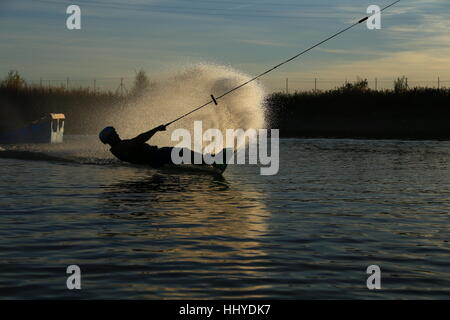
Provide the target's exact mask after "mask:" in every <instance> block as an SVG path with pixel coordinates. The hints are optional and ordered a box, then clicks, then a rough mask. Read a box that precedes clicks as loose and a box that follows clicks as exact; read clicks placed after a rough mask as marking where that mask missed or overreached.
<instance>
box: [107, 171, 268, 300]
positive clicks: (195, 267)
mask: <svg viewBox="0 0 450 320" xmlns="http://www.w3.org/2000/svg"><path fill="white" fill-rule="evenodd" d="M102 188H103V190H104V197H103V199H104V206H105V210H104V211H105V212H108V213H105V214H104V215H105V216H106V217H107V218H110V219H112V220H114V221H116V223H114V224H113V225H114V226H116V225H120V226H121V227H120V228H105V229H104V230H103V231H102V232H101V233H100V234H99V236H100V237H118V238H120V239H122V240H123V239H124V238H127V239H128V240H127V241H132V242H133V243H136V242H138V243H137V245H136V246H132V247H133V249H132V250H133V251H138V252H140V253H141V254H142V253H143V252H146V253H152V254H154V255H156V256H154V257H153V258H152V259H151V263H152V264H154V263H171V264H173V263H175V264H177V265H180V266H183V269H182V270H177V273H178V275H177V277H178V278H180V277H182V275H181V274H183V275H185V277H186V278H187V279H183V280H182V281H187V282H189V283H192V284H198V283H202V282H203V281H208V282H210V281H212V279H214V278H216V277H218V278H219V279H216V281H217V282H218V285H217V287H216V288H214V287H211V288H209V290H222V286H223V284H220V282H221V279H222V278H223V277H225V276H227V277H228V276H230V275H231V276H234V277H246V278H247V277H250V278H255V279H263V278H265V277H266V274H265V268H264V267H258V266H257V264H258V263H261V261H264V260H265V259H266V253H265V252H264V247H263V246H262V245H261V243H260V242H259V241H258V239H260V237H262V236H264V234H265V232H266V231H267V225H266V220H267V217H268V214H269V213H268V212H267V210H266V208H265V206H264V203H263V201H262V199H263V195H262V194H261V193H260V192H258V191H257V190H245V188H235V187H233V186H230V184H229V183H228V182H227V180H226V179H225V178H223V177H222V176H205V175H199V174H182V175H167V174H165V175H163V174H159V173H155V174H152V175H150V176H149V177H144V178H139V179H137V180H136V178H135V179H131V180H125V181H120V182H116V183H113V184H111V185H105V186H103V187H102ZM123 224H124V225H123ZM128 249H130V248H129V247H128V248H127V250H128ZM135 257H136V256H135V255H133V257H132V258H131V259H133V258H134V260H128V261H127V262H128V263H131V264H140V263H142V261H140V258H138V259H136V258H135ZM149 262H150V261H149ZM199 265H203V268H201V269H199ZM213 269H214V270H213ZM144 272H145V274H146V276H147V277H150V278H158V280H159V281H160V280H161V279H162V278H165V276H164V274H167V273H169V274H171V275H172V276H173V271H169V270H166V268H163V269H162V270H153V271H152V270H146V271H144ZM161 273H163V275H161ZM238 275H239V276H238ZM179 280H181V279H179ZM145 282H147V285H144V283H145ZM139 286H140V289H141V290H146V291H148V292H149V293H152V292H155V291H157V290H161V288H157V287H155V284H154V281H140V283H139ZM173 286H174V287H173V288H171V287H170V286H167V284H166V287H165V288H164V290H165V291H167V294H168V295H169V296H171V293H170V292H172V291H173V292H172V295H173V296H175V297H180V292H179V291H178V290H175V288H176V287H177V286H179V282H178V281H177V282H176V283H174V284H173ZM195 286H196V285H194V286H192V287H191V289H192V290H196V288H195ZM264 287H269V286H268V285H255V284H254V283H251V282H249V283H245V282H242V283H240V284H236V290H238V291H253V290H256V289H257V288H259V289H261V288H264Z"/></svg>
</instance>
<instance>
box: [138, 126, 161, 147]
mask: <svg viewBox="0 0 450 320" xmlns="http://www.w3.org/2000/svg"><path fill="white" fill-rule="evenodd" d="M158 131H166V126H165V125H160V126H159V127H156V128H153V129H151V130H149V131H147V132H144V133H141V134H140V135H138V136H137V137H135V138H133V139H131V141H133V142H136V143H146V142H147V141H148V140H149V139H150V138H151V137H153V135H154V134H155V133H157V132H158Z"/></svg>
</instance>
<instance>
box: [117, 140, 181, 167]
mask: <svg viewBox="0 0 450 320" xmlns="http://www.w3.org/2000/svg"><path fill="white" fill-rule="evenodd" d="M109 150H110V151H111V153H112V154H113V155H115V156H116V157H117V158H118V159H120V160H122V161H125V162H130V163H133V164H146V165H150V166H152V167H154V168H159V167H161V166H163V165H165V164H173V162H172V159H171V153H172V148H171V147H164V148H158V147H156V146H150V145H148V144H147V143H139V142H136V141H134V139H130V140H122V141H120V142H118V143H116V144H115V145H114V146H113V147H111V149H109Z"/></svg>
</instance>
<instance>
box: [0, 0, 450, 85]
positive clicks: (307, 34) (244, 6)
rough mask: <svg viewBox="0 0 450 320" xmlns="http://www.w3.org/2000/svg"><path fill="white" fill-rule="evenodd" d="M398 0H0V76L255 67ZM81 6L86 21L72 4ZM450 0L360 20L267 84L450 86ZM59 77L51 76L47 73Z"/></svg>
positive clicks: (414, 2) (414, 3)
mask: <svg viewBox="0 0 450 320" xmlns="http://www.w3.org/2000/svg"><path fill="white" fill-rule="evenodd" d="M390 2H392V1H391V0H367V1H366V0H336V1H330V0H297V1H295V0H247V1H238V0H229V1H227V0H147V1H144V0H128V1H119V0H82V1H81V0H79V1H74V0H70V1H66V0H14V1H13V0H0V30H1V31H0V61H1V62H0V77H2V75H6V73H7V72H8V70H18V71H19V73H20V74H21V75H23V76H24V77H25V78H26V79H27V80H28V81H29V82H32V83H37V82H39V81H40V80H41V79H43V81H44V84H45V83H47V82H48V83H49V84H50V83H52V84H53V83H57V82H58V81H60V82H62V81H64V80H65V79H67V78H69V79H70V83H71V84H75V85H77V84H79V85H80V86H81V85H82V86H85V85H92V83H93V79H96V85H97V86H98V87H100V88H102V87H104V88H106V87H111V86H115V85H117V83H118V81H119V78H120V77H124V79H125V81H128V82H131V81H132V78H133V76H134V75H135V73H136V72H137V71H138V70H140V69H143V70H145V71H146V72H147V74H148V75H149V76H150V78H152V77H157V76H158V75H160V74H163V73H167V72H171V71H173V70H177V69H179V68H180V67H182V66H186V65H189V64H195V63H205V62H207V63H214V64H220V65H226V66H230V67H232V68H235V69H237V70H239V71H242V72H244V73H247V74H249V75H256V74H259V73H261V72H262V71H265V70H266V69H268V68H270V67H272V66H274V65H276V64H278V63H279V62H281V61H283V60H284V59H286V58H289V57H291V56H293V55H295V54H296V53H297V52H299V51H301V50H303V49H305V48H307V47H309V46H311V45H313V44H315V43H317V42H319V41H320V40H322V39H324V38H326V37H327V36H329V35H331V34H333V33H335V32H336V31H339V30H340V29H342V28H344V27H346V26H348V25H349V24H351V23H353V22H355V21H358V20H359V19H360V18H362V17H364V16H366V15H367V14H366V9H367V7H368V6H369V5H374V4H375V5H379V6H380V7H384V6H386V5H388V4H389V3H390ZM71 4H76V5H78V6H79V7H80V8H81V30H68V29H67V27H66V19H67V18H68V16H69V15H68V14H66V9H67V7H68V6H69V5H71ZM449 31H450V1H449V0H402V1H401V2H400V3H398V4H397V5H396V6H395V7H392V8H390V9H389V10H387V11H385V12H384V13H383V14H382V28H381V30H369V29H368V28H367V27H366V25H365V24H361V25H359V26H357V27H356V28H354V29H352V30H350V31H348V32H347V33H345V34H343V35H342V36H340V37H339V38H336V39H333V40H331V41H329V42H327V43H326V44H323V45H321V46H320V47H318V48H316V49H314V50H313V51H312V52H310V53H308V54H307V55H305V56H302V57H301V58H300V59H298V60H294V61H292V62H290V63H289V64H287V65H285V66H283V67H282V68H280V69H279V70H278V69H277V70H276V71H275V72H273V73H271V74H270V75H268V76H265V77H264V78H263V80H262V82H263V84H264V85H265V86H266V88H267V89H268V90H269V91H277V90H282V89H283V88H285V83H286V78H288V79H289V88H292V90H295V89H308V88H311V86H313V85H314V79H315V78H317V79H318V83H319V87H320V86H334V85H337V84H339V83H342V82H344V81H345V80H348V81H353V80H355V79H356V78H357V77H362V78H368V79H369V82H370V84H371V85H372V86H373V84H374V79H375V78H377V83H378V86H379V87H383V86H389V85H391V84H392V81H393V79H395V78H397V77H399V76H403V75H405V76H407V77H408V78H409V79H410V83H411V84H413V85H414V83H416V84H417V85H430V86H432V85H436V84H437V79H438V77H439V78H440V83H441V85H442V86H448V87H450V32H449ZM52 81H53V82H52Z"/></svg>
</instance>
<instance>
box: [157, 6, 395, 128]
mask: <svg viewBox="0 0 450 320" xmlns="http://www.w3.org/2000/svg"><path fill="white" fill-rule="evenodd" d="M400 1H401V0H397V1H395V2H393V3H391V4H390V5H388V6H386V7H384V8H382V9H380V12H383V11H384V10H386V9H388V8H390V7H392V6H394V5H395V4H397V3H399V2H400ZM369 18H370V16H366V17H364V18H362V19H360V20H358V22H355V23H354V24H352V25H350V26H348V27H346V28H344V29H342V30H341V31H339V32H336V33H335V34H333V35H332V36H329V37H328V38H326V39H325V40H322V41H320V42H318V43H316V44H315V45H313V46H311V47H309V48H308V49H305V50H303V51H302V52H300V53H298V54H296V55H295V56H293V57H291V58H289V59H287V60H284V61H283V62H281V63H279V64H277V65H276V66H274V67H272V68H270V69H269V70H267V71H264V72H263V73H261V74H259V75H257V76H255V77H253V78H251V79H250V80H247V81H245V82H244V83H242V84H240V85H238V86H236V87H234V88H233V89H230V90H228V91H226V92H225V93H223V94H221V95H220V96H217V97H214V95H212V94H211V100H210V101H208V102H206V103H205V104H202V105H201V106H199V107H197V108H195V109H193V110H192V111H189V112H188V113H185V114H183V115H182V116H180V117H178V118H176V119H175V120H172V121H170V122H168V123H166V124H165V126H166V127H167V126H169V125H171V124H172V123H174V122H176V121H178V120H181V119H183V118H184V117H186V116H188V115H190V114H191V113H194V112H195V111H197V110H200V109H202V108H204V107H206V106H207V105H209V104H211V103H214V104H215V105H218V103H217V100H219V99H221V98H223V97H225V96H226V95H228V94H230V93H232V92H234V91H236V90H238V89H240V88H242V87H243V86H245V85H247V84H249V83H250V82H253V81H255V80H257V79H258V78H260V77H262V76H264V75H266V74H268V73H269V72H272V71H273V70H275V69H276V68H278V67H281V66H282V65H284V64H286V63H288V62H290V61H292V60H294V59H296V58H298V57H300V56H302V55H304V54H305V53H307V52H309V51H311V50H312V49H314V48H316V47H318V46H320V45H321V44H323V43H325V42H328V41H330V40H331V39H333V38H336V37H337V36H339V35H341V34H343V33H344V32H347V31H348V30H350V29H352V28H353V27H355V26H357V25H359V24H361V23H363V22H364V21H366V20H368V19H369Z"/></svg>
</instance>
